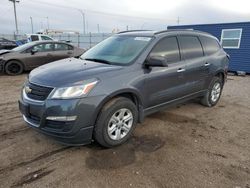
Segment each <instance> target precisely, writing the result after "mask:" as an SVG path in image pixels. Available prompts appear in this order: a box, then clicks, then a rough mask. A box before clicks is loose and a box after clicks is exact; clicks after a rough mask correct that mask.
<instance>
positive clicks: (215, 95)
mask: <svg viewBox="0 0 250 188" xmlns="http://www.w3.org/2000/svg"><path fill="white" fill-rule="evenodd" d="M222 89H223V83H222V79H221V78H220V77H214V78H213V79H212V81H211V83H210V85H209V88H208V90H207V92H206V94H205V95H204V96H203V97H202V99H201V104H202V105H204V106H207V107H213V106H215V105H216V104H217V103H218V101H219V100H220V96H221V92H222Z"/></svg>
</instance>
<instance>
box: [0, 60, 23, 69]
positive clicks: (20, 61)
mask: <svg viewBox="0 0 250 188" xmlns="http://www.w3.org/2000/svg"><path fill="white" fill-rule="evenodd" d="M10 61H18V62H19V63H21V64H22V66H23V70H26V66H25V65H24V63H23V62H22V61H20V60H19V59H8V60H7V61H6V62H5V63H4V65H3V67H4V71H5V67H6V65H7V64H8V63H9V62H10Z"/></svg>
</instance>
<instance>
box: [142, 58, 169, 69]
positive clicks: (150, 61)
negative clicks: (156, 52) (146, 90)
mask: <svg viewBox="0 0 250 188" xmlns="http://www.w3.org/2000/svg"><path fill="white" fill-rule="evenodd" d="M145 65H146V66H150V67H167V66H168V64H167V58H166V57H163V56H149V57H148V58H147V59H146V62H145Z"/></svg>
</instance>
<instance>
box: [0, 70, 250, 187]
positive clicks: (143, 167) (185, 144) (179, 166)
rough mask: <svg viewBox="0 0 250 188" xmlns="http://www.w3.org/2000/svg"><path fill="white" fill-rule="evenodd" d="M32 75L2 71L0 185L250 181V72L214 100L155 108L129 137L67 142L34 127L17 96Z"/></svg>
mask: <svg viewBox="0 0 250 188" xmlns="http://www.w3.org/2000/svg"><path fill="white" fill-rule="evenodd" d="M25 78H26V75H21V76H15V77H10V76H5V75H0V80H1V83H0V86H1V90H0V95H1V98H0V120H1V121H0V159H1V163H0V182H1V184H0V187H4V188H6V187H19V186H23V187H84V188H87V187H102V188H105V187H107V188H109V187H150V188H153V187H160V188H161V187H192V188H194V187H213V188H214V187H234V188H236V187H238V188H239V187H241V188H250V136H249V135H250V77H249V76H247V77H237V76H230V77H229V79H228V82H227V83H226V85H225V88H224V91H223V96H222V98H221V100H220V102H219V103H218V105H217V106H216V107H214V108H206V107H203V106H201V105H199V104H198V103H197V102H195V101H191V102H188V103H186V104H184V105H181V106H178V107H176V108H171V109H169V110H166V111H163V112H158V113H155V114H153V115H151V116H149V117H147V118H146V120H145V121H144V123H143V124H139V125H138V126H137V128H136V130H135V133H134V136H133V137H132V139H130V140H129V142H127V143H126V144H124V145H122V146H120V147H116V148H113V149H103V148H101V147H99V146H98V145H97V144H91V145H88V146H82V147H66V146H63V145H60V144H58V143H56V142H55V141H54V140H52V139H49V138H48V137H46V136H43V135H42V134H40V133H38V132H36V131H34V130H33V129H31V128H28V127H27V126H26V125H25V123H24V122H23V120H22V118H21V115H20V113H19V111H18V106H17V100H18V97H19V93H20V88H21V86H22V83H23V82H24V80H25Z"/></svg>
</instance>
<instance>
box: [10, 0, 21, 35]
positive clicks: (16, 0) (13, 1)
mask: <svg viewBox="0 0 250 188" xmlns="http://www.w3.org/2000/svg"><path fill="white" fill-rule="evenodd" d="M9 1H10V2H12V3H13V5H14V15H15V24H16V34H18V25H17V16H16V3H19V2H20V1H19V0H9Z"/></svg>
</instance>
